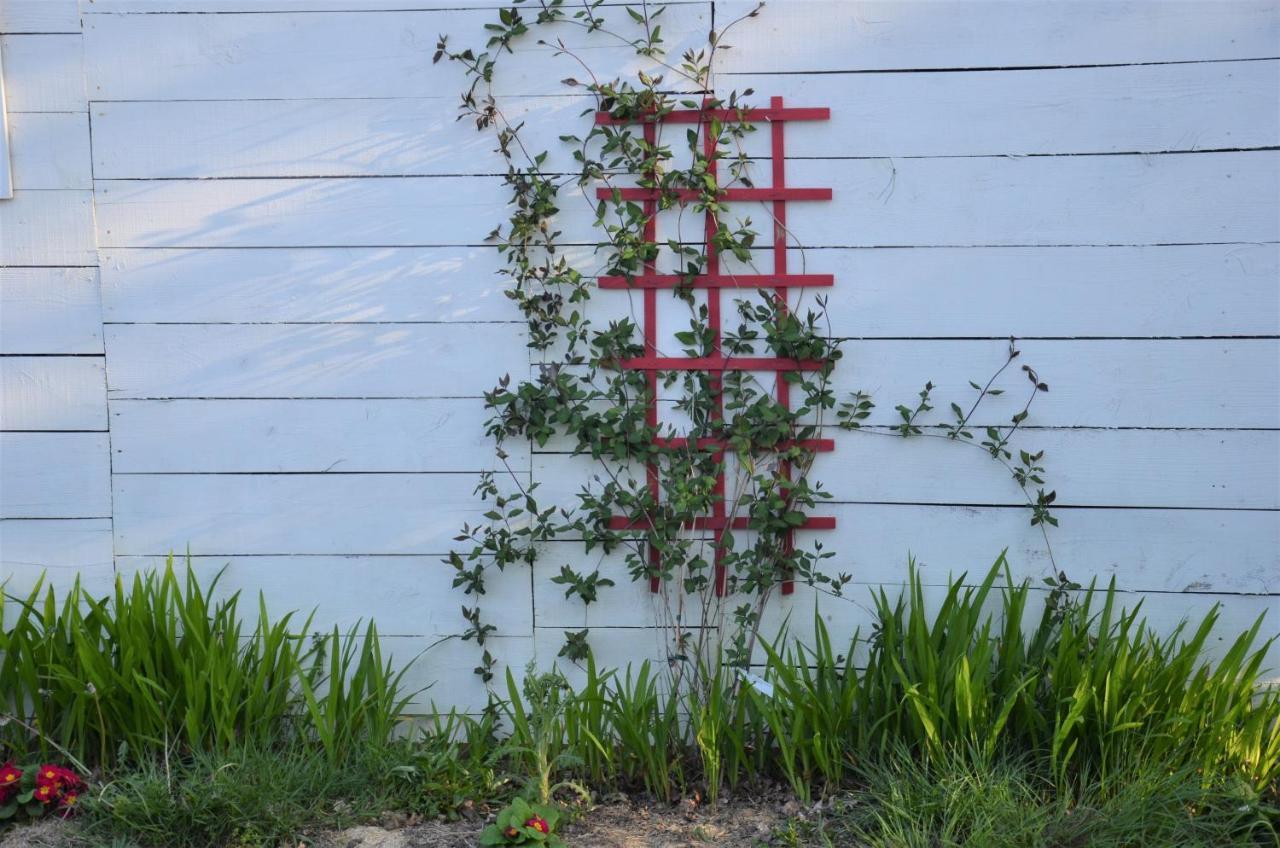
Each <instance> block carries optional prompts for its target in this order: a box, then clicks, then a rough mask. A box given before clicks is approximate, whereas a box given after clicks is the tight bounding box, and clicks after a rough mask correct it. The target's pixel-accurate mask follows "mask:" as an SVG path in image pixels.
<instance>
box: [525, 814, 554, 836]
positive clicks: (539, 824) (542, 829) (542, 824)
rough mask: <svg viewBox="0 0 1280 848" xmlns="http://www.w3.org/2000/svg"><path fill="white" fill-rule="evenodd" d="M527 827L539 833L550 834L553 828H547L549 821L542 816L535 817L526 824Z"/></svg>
mask: <svg viewBox="0 0 1280 848" xmlns="http://www.w3.org/2000/svg"><path fill="white" fill-rule="evenodd" d="M524 826H525V827H531V828H533V829H534V830H536V831H538V832H539V833H550V832H551V828H550V827H548V826H547V820H546V819H544V818H542V817H541V816H534V817H533V818H531V819H529V820H528V821H527V822H525V823H524Z"/></svg>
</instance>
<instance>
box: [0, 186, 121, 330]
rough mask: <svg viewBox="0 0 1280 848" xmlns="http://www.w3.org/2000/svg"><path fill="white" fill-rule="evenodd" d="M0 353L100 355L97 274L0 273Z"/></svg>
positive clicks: (59, 270)
mask: <svg viewBox="0 0 1280 848" xmlns="http://www.w3.org/2000/svg"><path fill="white" fill-rule="evenodd" d="M6 202H7V201H6ZM0 353H102V306H101V301H100V298H99V295H98V277H97V269H95V268H0Z"/></svg>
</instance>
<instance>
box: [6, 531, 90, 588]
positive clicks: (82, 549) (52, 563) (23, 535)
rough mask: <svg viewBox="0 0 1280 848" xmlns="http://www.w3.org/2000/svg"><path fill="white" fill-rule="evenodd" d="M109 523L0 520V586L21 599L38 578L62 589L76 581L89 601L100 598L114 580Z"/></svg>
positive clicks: (47, 584) (46, 583) (45, 583)
mask: <svg viewBox="0 0 1280 848" xmlns="http://www.w3.org/2000/svg"><path fill="white" fill-rule="evenodd" d="M111 553H112V552H111V519H109V518H85V519H72V520H65V521H59V520H38V519H21V518H6V519H4V520H0V582H3V583H4V591H5V592H6V593H8V594H10V595H13V596H16V597H26V595H28V594H29V593H30V592H31V590H32V589H34V588H35V587H36V584H37V582H39V581H40V580H41V579H42V578H43V580H44V585H46V586H54V587H55V588H58V589H62V588H66V587H68V586H70V585H71V584H72V583H73V582H75V580H76V579H79V580H80V581H81V585H83V586H84V587H85V588H86V589H87V590H88V591H89V592H90V593H91V594H93V596H94V597H103V596H105V595H106V594H107V593H108V591H109V590H110V588H111V582H112V580H113V579H114V577H115V566H114V565H113V563H112V558H111Z"/></svg>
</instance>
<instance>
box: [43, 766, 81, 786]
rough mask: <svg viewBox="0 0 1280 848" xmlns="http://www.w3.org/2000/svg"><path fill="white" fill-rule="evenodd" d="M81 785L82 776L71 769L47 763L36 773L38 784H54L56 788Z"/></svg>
mask: <svg viewBox="0 0 1280 848" xmlns="http://www.w3.org/2000/svg"><path fill="white" fill-rule="evenodd" d="M79 785H80V777H79V775H77V774H76V773H75V772H73V771H72V770H71V769H66V768H63V767H62V766H55V765H53V764H51V763H46V764H45V765H42V766H40V773H39V774H37V775H36V786H52V787H54V788H55V789H70V788H72V787H76V786H79Z"/></svg>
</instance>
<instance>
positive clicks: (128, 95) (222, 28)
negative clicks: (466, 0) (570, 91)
mask: <svg viewBox="0 0 1280 848" xmlns="http://www.w3.org/2000/svg"><path fill="white" fill-rule="evenodd" d="M495 14H496V12H494V11H493V10H459V9H449V10H435V11H430V10H429V11H403V12H399V11H393V12H368V13H329V12H314V13H304V14H266V15H253V14H247V15H217V14H213V15H113V14H90V15H86V16H85V24H84V31H85V52H86V64H87V67H88V77H89V79H90V83H89V86H90V97H91V99H93V100H95V101H97V100H175V99H182V100H201V99H211V98H212V99H252V98H264V97H283V98H295V99H296V98H307V97H404V96H421V95H423V94H428V93H432V92H434V91H437V90H439V89H441V88H444V90H445V91H452V90H453V89H454V88H461V87H462V86H463V85H465V83H464V82H462V72H461V71H460V69H459V68H457V67H456V66H451V65H450V64H449V63H443V64H441V65H433V64H432V62H431V55H432V53H433V52H434V51H435V45H436V41H437V40H438V38H439V35H440V33H442V32H443V33H453V34H454V36H455V38H457V39H464V38H466V37H467V35H466V34H468V33H473V34H475V35H476V36H477V37H479V36H481V35H482V34H483V32H484V29H483V27H484V24H485V23H487V22H489V21H490V19H491V18H493V16H494V15H495ZM663 17H664V23H663V28H662V32H663V37H664V41H665V42H666V43H665V45H664V46H665V47H666V48H667V50H668V52H669V53H670V54H671V55H673V56H679V55H680V54H681V53H682V52H683V51H684V50H685V49H686V48H689V47H694V46H697V45H698V44H699V43H702V42H704V41H705V39H706V33H707V30H708V29H709V28H710V26H711V4H710V3H697V4H690V5H677V6H672V7H671V8H670V9H669V10H668V12H667V13H666V14H665V15H664V16H663ZM553 29H554V31H551V30H548V31H546V32H544V33H542V34H541V36H540V37H541V38H545V39H549V40H552V41H554V39H556V38H557V37H559V38H563V39H564V40H565V42H566V43H567V44H569V45H570V46H574V47H577V48H580V49H581V52H582V53H583V55H585V56H586V61H587V62H588V63H590V64H591V65H592V67H593V69H594V70H595V71H596V73H598V74H599V75H600V77H601V78H603V79H609V78H612V77H614V76H617V75H619V74H622V73H634V72H635V71H637V70H640V69H642V68H644V67H645V66H646V65H648V66H649V69H650V70H651V71H653V72H654V73H662V72H663V71H662V68H661V65H659V64H658V63H656V62H649V63H642V62H641V61H640V60H638V59H637V58H636V56H635V53H634V51H633V50H631V49H629V48H628V49H618V48H617V47H616V46H614V45H612V44H608V43H603V44H602V43H601V42H600V41H598V40H595V39H590V38H588V39H584V38H583V37H582V35H581V28H580V27H577V26H574V25H573V24H570V23H566V24H561V25H556V26H555V27H553ZM534 41H535V40H534V39H529V40H527V41H525V42H524V43H522V44H519V45H516V46H515V51H516V56H517V60H516V61H514V62H510V63H508V65H507V72H506V74H504V75H501V76H499V77H495V87H496V89H497V90H498V93H500V94H557V93H561V92H563V91H564V86H563V85H562V84H561V83H560V80H561V79H563V78H564V77H565V76H567V75H568V74H569V73H572V72H573V71H574V70H577V69H578V67H579V66H577V65H576V63H574V62H573V61H572V60H571V59H569V58H567V57H565V56H559V57H557V56H555V55H554V53H555V50H554V49H553V48H550V47H540V46H537V45H535V44H534ZM139 55H147V56H148V61H147V62H139V61H137V57H138V56H139ZM672 81H673V84H674V85H677V86H678V85H679V84H680V83H679V81H678V78H676V77H674V76H673V77H672Z"/></svg>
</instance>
